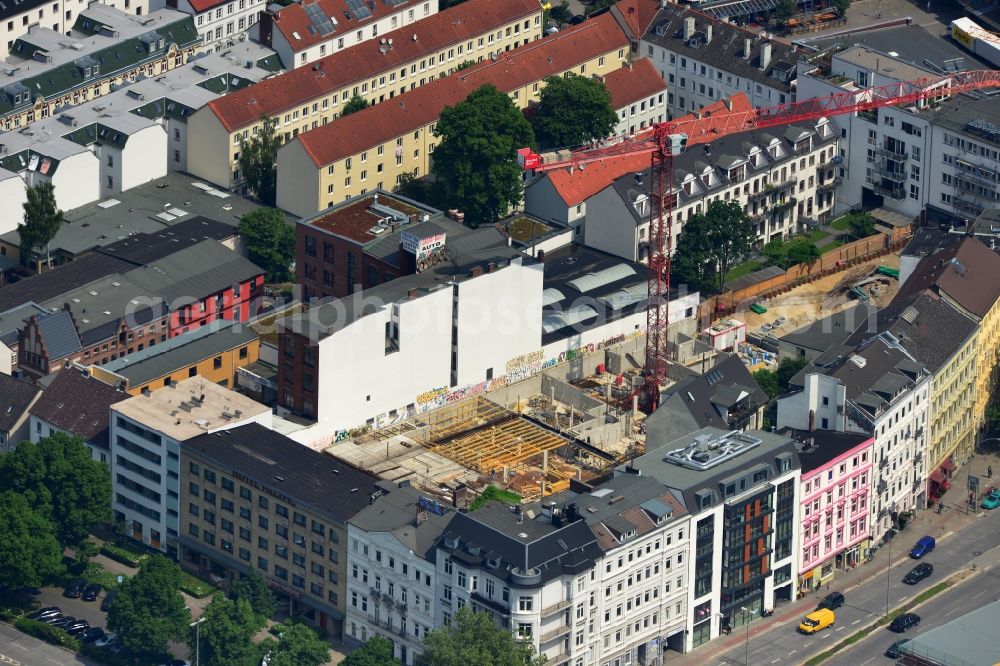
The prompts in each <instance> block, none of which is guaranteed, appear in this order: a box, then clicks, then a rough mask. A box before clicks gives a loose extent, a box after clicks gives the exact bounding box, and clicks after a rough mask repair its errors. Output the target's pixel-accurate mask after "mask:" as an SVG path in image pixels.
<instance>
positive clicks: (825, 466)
mask: <svg viewBox="0 0 1000 666" xmlns="http://www.w3.org/2000/svg"><path fill="white" fill-rule="evenodd" d="M792 435H793V437H795V439H796V440H797V441H798V446H799V461H800V462H801V464H802V478H801V483H802V489H801V491H800V493H799V497H800V507H799V517H800V519H801V521H802V523H801V527H800V529H799V536H800V538H799V543H798V552H799V557H800V558H801V562H802V564H801V565H800V568H799V572H800V575H799V581H798V587H799V591H800V592H801V591H807V590H814V589H816V590H819V589H821V588H823V587H824V586H825V587H829V586H830V583H831V582H833V579H834V577H835V576H836V572H837V571H846V570H848V569H852V568H854V567H855V566H856V565H858V564H861V563H862V562H863V561H864V560H865V555H866V554H867V552H868V547H869V544H870V541H869V537H870V536H871V534H870V531H869V528H870V526H871V523H870V522H869V508H868V507H869V504H870V503H871V480H872V478H873V474H874V471H875V470H874V469H873V464H872V461H873V460H874V456H875V438H874V437H872V436H870V435H868V434H867V433H865V434H861V433H853V432H835V431H833V430H812V431H809V432H804V431H795V432H794V433H793V434H792Z"/></svg>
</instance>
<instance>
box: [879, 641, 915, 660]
mask: <svg viewBox="0 0 1000 666" xmlns="http://www.w3.org/2000/svg"><path fill="white" fill-rule="evenodd" d="M909 642H910V639H908V638H900V639H899V640H897V641H895V642H894V643H893V644H892V645H890V646H889V649H888V650H886V651H885V656H887V657H889V658H890V659H899V658H900V657H902V656H903V655H902V654H901V653H900V651H899V648H901V647H902V646H904V645H906V644H907V643H909Z"/></svg>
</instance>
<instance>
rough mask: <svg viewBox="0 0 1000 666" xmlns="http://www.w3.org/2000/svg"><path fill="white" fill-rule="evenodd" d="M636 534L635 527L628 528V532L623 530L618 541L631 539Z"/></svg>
mask: <svg viewBox="0 0 1000 666" xmlns="http://www.w3.org/2000/svg"><path fill="white" fill-rule="evenodd" d="M634 536H635V530H634V529H631V530H628V531H627V532H623V533H622V535H621V536H620V537H618V543H622V542H623V541H626V540H628V539H631V538H632V537H634Z"/></svg>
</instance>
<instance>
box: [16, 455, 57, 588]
mask: <svg viewBox="0 0 1000 666" xmlns="http://www.w3.org/2000/svg"><path fill="white" fill-rule="evenodd" d="M6 455H12V454H9V453H8V454H6ZM62 568H63V566H62V548H60V547H59V541H58V540H57V539H56V530H55V526H54V525H53V524H52V522H51V521H50V520H49V519H48V518H47V517H46V516H44V515H43V514H41V513H39V512H38V511H36V510H34V509H33V508H32V507H31V505H30V504H29V501H28V499H27V498H26V497H25V496H24V495H22V494H19V493H16V492H13V491H10V490H8V491H6V492H3V493H0V585H3V586H9V587H22V586H26V587H39V586H41V584H42V582H43V581H44V580H45V579H46V578H48V577H49V576H53V575H55V574H57V573H60V572H61V571H62Z"/></svg>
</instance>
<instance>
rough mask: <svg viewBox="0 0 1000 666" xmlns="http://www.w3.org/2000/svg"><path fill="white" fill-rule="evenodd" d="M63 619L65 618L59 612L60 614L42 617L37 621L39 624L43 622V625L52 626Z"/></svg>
mask: <svg viewBox="0 0 1000 666" xmlns="http://www.w3.org/2000/svg"><path fill="white" fill-rule="evenodd" d="M64 617H66V616H65V615H63V614H62V613H61V612H60V613H52V614H51V615H45V616H43V617H42V618H41V619H39V620H38V621H39V622H44V623H45V624H52V623H54V622H58V621H59V620H61V619H63V618H64Z"/></svg>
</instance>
